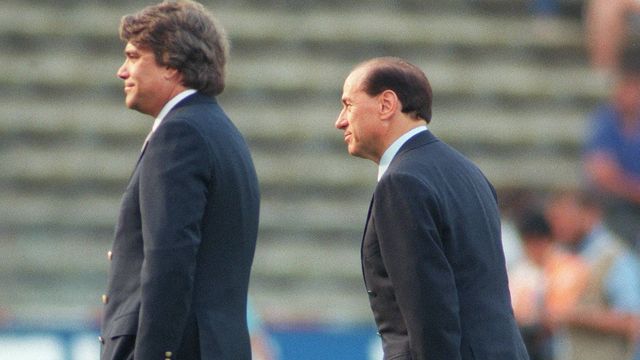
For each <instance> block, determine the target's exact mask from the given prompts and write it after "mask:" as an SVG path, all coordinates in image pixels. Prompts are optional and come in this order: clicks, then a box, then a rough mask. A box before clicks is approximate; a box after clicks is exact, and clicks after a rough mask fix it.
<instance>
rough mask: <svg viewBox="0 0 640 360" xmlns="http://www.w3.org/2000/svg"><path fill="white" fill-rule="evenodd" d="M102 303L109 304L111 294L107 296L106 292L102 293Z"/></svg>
mask: <svg viewBox="0 0 640 360" xmlns="http://www.w3.org/2000/svg"><path fill="white" fill-rule="evenodd" d="M102 303H103V304H105V305H106V304H108V303H109V296H107V295H106V294H104V295H102Z"/></svg>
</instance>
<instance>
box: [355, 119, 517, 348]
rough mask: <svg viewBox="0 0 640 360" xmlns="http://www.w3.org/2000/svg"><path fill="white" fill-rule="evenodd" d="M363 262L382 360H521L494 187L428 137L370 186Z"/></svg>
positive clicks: (419, 138)
mask: <svg viewBox="0 0 640 360" xmlns="http://www.w3.org/2000/svg"><path fill="white" fill-rule="evenodd" d="M362 264H363V273H364V280H365V285H366V288H367V292H368V294H369V300H370V304H371V309H372V310H373V314H374V318H375V321H376V324H377V327H378V331H379V334H380V336H381V337H382V343H383V348H384V353H385V356H384V359H385V360H391V359H396V360H399V359H412V360H425V359H429V360H431V359H435V360H458V359H463V360H471V359H482V360H522V359H528V356H527V353H526V350H525V347H524V345H523V342H522V339H521V337H520V333H519V331H518V328H517V326H516V323H515V320H514V317H513V311H512V308H511V302H510V296H509V290H508V285H507V275H506V267H505V260H504V254H503V250H502V244H501V236H500V218H499V212H498V206H497V200H496V195H495V191H494V189H493V187H492V186H491V184H490V183H489V182H488V180H487V179H486V178H485V177H484V175H483V174H482V173H481V171H480V170H479V169H478V168H477V167H476V166H475V165H474V164H472V163H471V162H470V161H469V160H467V159H466V158H465V157H464V156H462V155H461V154H460V153H459V152H457V151H456V150H454V149H453V148H451V147H449V146H448V145H446V144H445V143H443V142H441V141H440V140H438V139H437V138H436V137H435V136H434V135H433V134H432V133H430V132H429V131H426V132H422V133H419V134H417V135H415V136H414V137H413V138H411V139H410V140H409V141H407V142H406V143H405V144H404V145H403V146H402V147H401V148H400V150H399V152H398V153H397V154H396V156H395V158H394V159H393V160H392V162H391V164H390V165H389V168H388V169H387V171H386V173H385V174H384V175H383V176H382V178H381V179H380V181H379V183H378V185H377V186H376V189H375V192H374V197H373V200H372V204H371V208H370V211H369V216H368V219H367V225H366V228H365V233H364V237H363V243H362Z"/></svg>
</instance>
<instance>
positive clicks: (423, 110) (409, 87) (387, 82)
mask: <svg viewBox="0 0 640 360" xmlns="http://www.w3.org/2000/svg"><path fill="white" fill-rule="evenodd" d="M362 66H367V67H369V71H368V73H367V74H366V76H365V79H364V80H363V82H362V87H363V90H364V92H366V93H367V94H368V95H369V96H376V95H379V94H381V93H382V92H384V91H386V90H391V91H393V92H394V93H395V94H396V96H398V99H399V100H400V103H401V104H402V112H403V113H405V114H411V115H413V116H416V117H418V118H420V119H423V120H425V121H426V122H427V123H428V122H430V121H431V102H432V98H433V95H432V92H431V85H430V84H429V80H428V79H427V76H426V75H425V74H424V72H422V70H420V68H418V67H417V66H415V65H413V64H411V63H409V62H407V61H406V60H403V59H400V58H395V57H381V58H375V59H371V60H369V61H366V62H364V63H361V64H360V65H358V66H357V67H362Z"/></svg>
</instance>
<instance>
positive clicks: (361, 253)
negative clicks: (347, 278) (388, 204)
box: [360, 195, 375, 284]
mask: <svg viewBox="0 0 640 360" xmlns="http://www.w3.org/2000/svg"><path fill="white" fill-rule="evenodd" d="M374 196H375V195H371V202H370V203H369V211H367V221H366V222H365V223H364V232H363V233H362V241H361V242H360V267H361V268H362V278H363V279H364V239H365V236H366V235H367V228H368V227H369V220H371V209H373V199H374ZM365 284H366V279H365Z"/></svg>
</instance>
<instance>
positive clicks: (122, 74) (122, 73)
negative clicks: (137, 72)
mask: <svg viewBox="0 0 640 360" xmlns="http://www.w3.org/2000/svg"><path fill="white" fill-rule="evenodd" d="M126 64H127V63H126V62H125V63H124V64H122V66H120V67H119V68H118V72H117V73H116V74H117V75H118V77H119V78H120V79H122V80H125V79H127V78H128V77H129V71H128V70H127V67H126Z"/></svg>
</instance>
